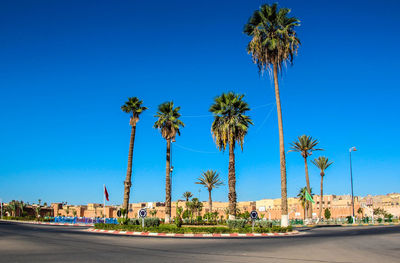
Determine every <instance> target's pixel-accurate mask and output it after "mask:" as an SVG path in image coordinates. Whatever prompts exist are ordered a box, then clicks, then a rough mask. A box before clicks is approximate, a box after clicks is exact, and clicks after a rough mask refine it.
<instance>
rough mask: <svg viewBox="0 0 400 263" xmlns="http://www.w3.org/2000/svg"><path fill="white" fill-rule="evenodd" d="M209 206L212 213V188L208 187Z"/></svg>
mask: <svg viewBox="0 0 400 263" xmlns="http://www.w3.org/2000/svg"><path fill="white" fill-rule="evenodd" d="M208 207H209V209H210V211H209V212H210V213H212V199H211V189H208Z"/></svg>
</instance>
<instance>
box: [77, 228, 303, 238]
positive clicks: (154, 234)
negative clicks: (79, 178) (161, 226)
mask: <svg viewBox="0 0 400 263" xmlns="http://www.w3.org/2000/svg"><path fill="white" fill-rule="evenodd" d="M84 231H89V232H92V233H99V234H114V235H125V236H142V237H180V238H185V237H196V238H198V237H200V238H226V237H228V238H232V237H234V238H237V237H282V236H293V235H298V234H299V231H297V230H294V231H292V232H286V233H230V234H176V233H153V232H133V231H119V230H105V229H94V228H89V229H85V230H84Z"/></svg>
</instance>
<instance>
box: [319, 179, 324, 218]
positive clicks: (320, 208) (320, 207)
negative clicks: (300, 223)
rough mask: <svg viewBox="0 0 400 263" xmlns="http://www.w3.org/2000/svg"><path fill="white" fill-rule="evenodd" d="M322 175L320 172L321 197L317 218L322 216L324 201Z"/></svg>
mask: <svg viewBox="0 0 400 263" xmlns="http://www.w3.org/2000/svg"><path fill="white" fill-rule="evenodd" d="M323 182H324V176H323V175H322V174H321V199H320V200H319V218H322V209H323V207H322V203H323V202H324V184H323Z"/></svg>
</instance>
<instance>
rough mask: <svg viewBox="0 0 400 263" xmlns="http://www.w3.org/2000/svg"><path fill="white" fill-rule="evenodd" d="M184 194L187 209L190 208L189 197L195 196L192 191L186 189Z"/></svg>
mask: <svg viewBox="0 0 400 263" xmlns="http://www.w3.org/2000/svg"><path fill="white" fill-rule="evenodd" d="M182 196H183V198H185V200H186V203H185V205H186V210H187V209H188V202H189V199H190V198H192V197H193V194H192V193H191V192H189V191H186V192H184V193H183V195H182Z"/></svg>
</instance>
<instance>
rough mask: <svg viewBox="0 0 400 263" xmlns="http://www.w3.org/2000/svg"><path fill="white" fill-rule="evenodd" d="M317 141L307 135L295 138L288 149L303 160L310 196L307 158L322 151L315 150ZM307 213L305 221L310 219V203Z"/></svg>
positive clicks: (309, 203)
mask: <svg viewBox="0 0 400 263" xmlns="http://www.w3.org/2000/svg"><path fill="white" fill-rule="evenodd" d="M318 143H319V141H318V140H316V139H313V137H311V136H308V135H302V136H298V137H297V141H294V142H292V143H291V145H292V147H290V149H291V150H290V151H289V152H299V153H301V156H303V158H304V167H305V172H306V183H307V190H308V193H309V194H310V195H311V187H310V178H309V177H308V164H307V157H308V156H310V155H311V154H312V153H313V152H314V151H322V150H323V149H319V148H316V146H317V145H318ZM307 203H308V205H307V207H308V211H307V219H311V218H312V203H311V202H310V201H308V202H307Z"/></svg>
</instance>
